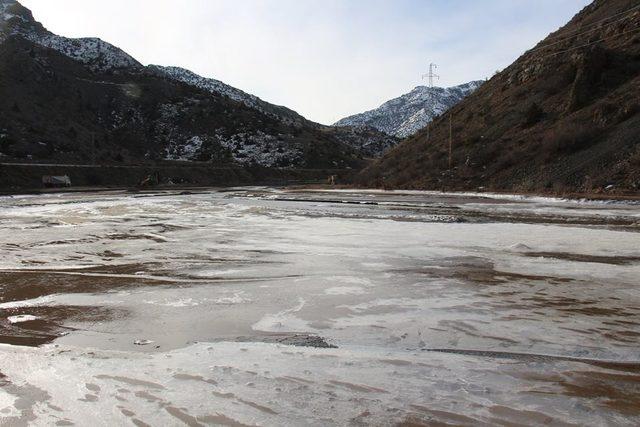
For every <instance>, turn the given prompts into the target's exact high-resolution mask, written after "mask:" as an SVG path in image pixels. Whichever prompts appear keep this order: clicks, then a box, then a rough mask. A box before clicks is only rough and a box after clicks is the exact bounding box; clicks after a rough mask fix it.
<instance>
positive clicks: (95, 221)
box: [0, 188, 640, 426]
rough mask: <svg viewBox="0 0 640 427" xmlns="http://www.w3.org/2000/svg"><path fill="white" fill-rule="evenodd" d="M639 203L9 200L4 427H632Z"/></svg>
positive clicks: (0, 367) (375, 196)
mask: <svg viewBox="0 0 640 427" xmlns="http://www.w3.org/2000/svg"><path fill="white" fill-rule="evenodd" d="M639 232H640V205H638V204H634V203H631V202H629V203H623V202H616V203H613V202H609V203H606V202H578V201H564V200H557V199H544V198H521V197H515V196H513V197H510V196H490V195H485V196H480V195H474V194H466V195H463V194H459V195H452V194H440V193H426V192H376V191H370V192H350V191H331V192H329V191H293V190H289V191H285V190H277V189H269V188H251V189H233V190H227V191H209V192H196V193H193V194H178V193H169V192H167V193H157V194H124V193H123V194H118V193H95V194H61V195H42V196H21V197H2V198H0V343H1V344H0V425H56V424H57V425H71V424H78V425H87V424H91V425H109V426H113V425H137V426H144V425H154V426H155V425H184V424H186V425H228V426H241V425H265V426H284V425H312V426H316V425H317V426H326V425H394V424H397V425H406V426H420V425H559V426H560V425H562V426H564V425H595V426H599V425H603V426H604V425H620V426H636V425H639V424H640V233H639Z"/></svg>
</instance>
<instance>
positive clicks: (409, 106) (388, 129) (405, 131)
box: [336, 81, 483, 138]
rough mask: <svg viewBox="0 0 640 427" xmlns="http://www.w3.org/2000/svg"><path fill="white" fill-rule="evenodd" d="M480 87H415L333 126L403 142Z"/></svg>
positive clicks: (478, 84)
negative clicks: (377, 133) (370, 130)
mask: <svg viewBox="0 0 640 427" xmlns="http://www.w3.org/2000/svg"><path fill="white" fill-rule="evenodd" d="M482 83H483V82H482V81H475V82H470V83H466V84H463V85H460V86H454V87H450V88H441V87H427V86H418V87H416V88H415V89H413V90H412V91H411V92H409V93H407V94H405V95H402V96H400V97H398V98H395V99H392V100H391V101H388V102H385V103H384V104H382V105H381V106H380V107H379V108H376V109H375V110H371V111H367V112H365V113H361V114H356V115H354V116H350V117H347V118H344V119H342V120H340V121H338V122H337V123H336V126H369V127H372V128H374V129H378V130H379V131H381V132H384V133H386V134H388V135H394V136H396V137H398V138H406V137H408V136H411V135H413V134H415V133H416V132H418V131H419V130H421V129H423V128H425V127H426V126H427V124H428V123H430V122H431V121H432V120H433V119H434V118H435V117H437V116H439V115H441V114H442V113H444V112H445V111H447V110H448V109H449V108H451V107H453V106H454V105H456V104H457V103H459V102H460V101H462V100H463V99H464V98H466V97H467V96H469V95H470V94H472V93H473V92H474V91H475V90H477V89H478V88H479V87H480V86H481V85H482Z"/></svg>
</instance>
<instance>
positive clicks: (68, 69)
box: [0, 0, 396, 168]
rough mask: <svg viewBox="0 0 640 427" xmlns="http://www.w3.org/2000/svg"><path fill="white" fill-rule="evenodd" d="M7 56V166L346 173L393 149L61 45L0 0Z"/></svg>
mask: <svg viewBox="0 0 640 427" xmlns="http://www.w3.org/2000/svg"><path fill="white" fill-rule="evenodd" d="M0 58H1V59H2V61H1V62H0V113H1V114H0V158H2V159H5V160H19V161H24V160H32V161H44V160H47V161H48V160H55V161H58V162H87V161H98V162H106V163H111V162H120V163H121V162H133V163H138V162H146V161H161V160H171V161H176V160H179V161H199V162H212V163H214V164H237V165H247V166H250V165H258V166H266V167H299V168H305V167H306V168H309V167H311V168H315V167H329V168H340V167H342V168H344V167H356V166H357V165H359V164H361V162H362V158H363V157H366V156H369V155H370V154H371V152H370V151H367V150H366V149H362V147H366V146H367V145H371V144H370V143H371V140H373V141H374V142H375V144H373V145H371V146H376V147H378V146H379V147H387V148H388V147H389V146H391V145H395V142H396V140H395V139H392V138H390V137H389V136H387V135H385V134H382V133H379V132H377V131H371V130H367V132H361V131H358V130H354V129H345V128H333V127H327V126H322V125H319V124H317V123H314V122H311V121H309V120H307V119H305V118H304V117H302V116H301V115H299V114H298V113H296V112H294V111H293V110H290V109H288V108H286V107H281V106H276V105H273V104H269V103H267V102H265V101H262V100H261V99H259V98H258V97H256V96H254V95H251V94H247V93H246V92H243V91H241V90H240V89H236V88H233V87H231V86H229V85H226V84H224V83H222V82H220V81H217V80H214V79H206V78H204V77H200V76H198V75H196V74H195V73H192V72H190V71H188V70H185V69H181V68H178V67H160V66H146V67H145V66H143V65H142V64H140V63H139V62H138V61H136V60H135V59H134V58H133V57H131V56H130V55H128V54H127V53H126V52H124V51H123V50H121V49H120V48H118V47H116V46H113V45H111V44H109V43H107V42H104V41H102V40H100V39H97V38H82V39H69V38H66V37H62V36H58V35H55V34H53V33H51V32H49V31H48V30H46V28H45V27H44V26H43V25H42V24H40V23H39V22H37V21H36V20H35V18H34V17H33V15H32V13H31V11H30V10H29V9H27V8H25V7H24V6H22V5H21V4H20V3H19V2H18V1H15V0H0ZM92 141H93V142H92ZM379 154H380V153H377V152H376V153H374V155H379Z"/></svg>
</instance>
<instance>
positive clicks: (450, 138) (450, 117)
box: [449, 113, 453, 171]
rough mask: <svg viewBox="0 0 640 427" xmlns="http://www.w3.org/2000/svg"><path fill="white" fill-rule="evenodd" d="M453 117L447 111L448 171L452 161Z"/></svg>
mask: <svg viewBox="0 0 640 427" xmlns="http://www.w3.org/2000/svg"><path fill="white" fill-rule="evenodd" d="M452 155H453V117H452V114H451V113H449V171H451V165H452V163H453V159H452Z"/></svg>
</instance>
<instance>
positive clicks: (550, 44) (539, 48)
mask: <svg viewBox="0 0 640 427" xmlns="http://www.w3.org/2000/svg"><path fill="white" fill-rule="evenodd" d="M630 17H631V15H630V16H627V17H625V18H622V19H619V20H617V21H613V22H609V23H608V24H606V26H609V25H613V24H617V23H618V22H621V21H624V20H625V19H629V18H630ZM598 30H600V28H593V29H591V30H589V31H584V32H582V33H578V34H574V35H571V36H567V37H565V38H563V39H562V40H560V41H557V42H554V43H549V44H545V45H542V46H538V47H534V48H533V49H529V50H528V51H527V53H531V52H536V51H538V50H542V49H546V48H548V47H551V46H556V45H559V44H562V43H565V42H566V41H568V40H569V39H572V38H574V37H580V36H583V35H585V34H589V33H593V32H595V31H598ZM547 40H548V39H547Z"/></svg>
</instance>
